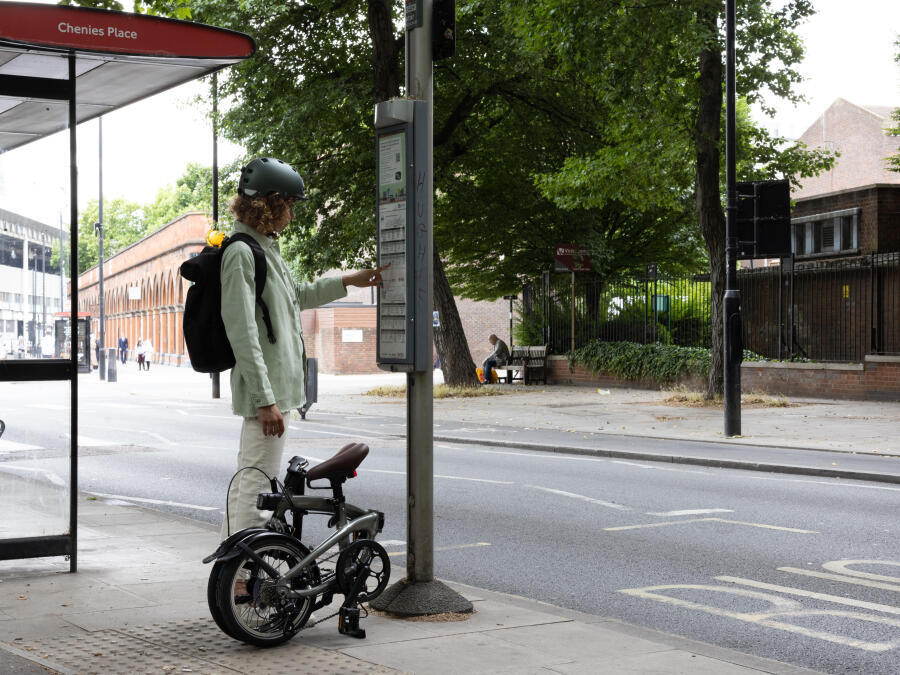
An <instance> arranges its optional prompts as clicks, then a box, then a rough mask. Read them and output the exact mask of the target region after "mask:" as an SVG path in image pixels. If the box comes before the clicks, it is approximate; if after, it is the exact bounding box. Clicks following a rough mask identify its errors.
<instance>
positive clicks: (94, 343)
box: [91, 335, 100, 370]
mask: <svg viewBox="0 0 900 675" xmlns="http://www.w3.org/2000/svg"><path fill="white" fill-rule="evenodd" d="M91 351H92V352H94V370H97V369H98V368H99V367H100V341H99V340H97V336H96V335H91Z"/></svg>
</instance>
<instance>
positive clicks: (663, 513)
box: [647, 509, 734, 516]
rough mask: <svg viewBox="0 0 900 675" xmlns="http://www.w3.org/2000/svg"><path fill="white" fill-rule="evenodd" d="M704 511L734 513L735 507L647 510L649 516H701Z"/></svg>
mask: <svg viewBox="0 0 900 675" xmlns="http://www.w3.org/2000/svg"><path fill="white" fill-rule="evenodd" d="M702 513H734V509H683V510H681V511H647V515H648V516H699V515H700V514H702Z"/></svg>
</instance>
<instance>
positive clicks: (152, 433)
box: [144, 431, 178, 445]
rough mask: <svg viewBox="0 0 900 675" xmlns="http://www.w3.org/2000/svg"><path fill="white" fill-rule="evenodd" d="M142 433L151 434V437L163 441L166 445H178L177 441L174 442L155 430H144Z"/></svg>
mask: <svg viewBox="0 0 900 675" xmlns="http://www.w3.org/2000/svg"><path fill="white" fill-rule="evenodd" d="M144 433H145V434H147V435H148V436H153V438H155V439H156V440H158V441H160V442H162V443H165V444H166V445H178V443H176V442H175V441H170V440H169V439H168V438H166V437H165V436H163V435H162V434H158V433H156V432H155V431H145V432H144Z"/></svg>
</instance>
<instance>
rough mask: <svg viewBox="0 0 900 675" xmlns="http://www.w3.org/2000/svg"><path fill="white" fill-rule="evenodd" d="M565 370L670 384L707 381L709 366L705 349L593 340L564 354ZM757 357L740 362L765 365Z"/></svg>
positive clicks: (750, 355) (748, 353)
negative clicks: (684, 379) (577, 367)
mask: <svg viewBox="0 0 900 675" xmlns="http://www.w3.org/2000/svg"><path fill="white" fill-rule="evenodd" d="M566 357H567V359H568V361H569V369H570V370H572V369H573V368H574V367H575V365H576V364H577V365H580V366H583V367H585V368H589V369H590V370H591V372H592V373H599V372H603V373H607V374H609V375H613V376H615V377H619V378H622V379H623V380H633V381H638V380H650V381H654V382H657V383H658V384H661V385H663V384H672V383H674V382H677V381H678V380H679V379H681V378H682V377H688V376H691V375H698V376H700V377H704V378H705V377H707V376H708V375H709V368H710V363H711V358H710V353H709V349H704V348H703V347H681V346H677V345H666V344H660V343H658V342H654V343H650V344H645V345H644V344H638V343H636V342H603V341H601V340H593V341H591V342H589V343H588V344H586V345H585V346H583V347H581V348H579V349H576V350H575V351H571V352H569V353H568V354H566ZM765 360H767V359H764V358H763V357H761V356H760V355H759V354H756V353H754V352H751V351H750V350H747V349H745V350H744V361H765Z"/></svg>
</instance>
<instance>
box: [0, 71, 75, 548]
mask: <svg viewBox="0 0 900 675" xmlns="http://www.w3.org/2000/svg"><path fill="white" fill-rule="evenodd" d="M63 60H64V59H63ZM15 75H16V73H7V74H6V75H5V77H4V79H2V80H0V107H2V108H5V109H7V110H8V111H10V112H14V111H15V110H16V109H20V110H21V113H20V114H19V115H12V116H8V117H4V118H2V120H0V561H2V560H8V561H10V562H0V566H8V565H12V564H14V563H12V562H11V561H12V560H14V559H18V558H34V557H45V556H58V555H61V554H63V553H64V552H66V551H68V550H69V548H70V547H74V545H73V544H71V543H70V544H66V541H69V542H74V539H73V537H74V534H73V533H72V532H71V527H72V511H71V509H72V504H73V502H72V486H71V481H72V476H73V467H74V462H75V453H73V449H72V438H71V434H72V419H73V416H72V412H73V411H72V404H73V391H74V383H73V382H72V378H73V377H75V375H74V374H73V373H74V369H73V368H72V367H71V350H72V347H71V340H70V339H69V336H70V335H71V319H70V312H71V302H70V299H69V286H70V280H71V274H72V252H71V240H70V219H71V213H70V211H71V206H70V188H71V175H70V151H71V150H70V135H69V131H68V120H69V102H68V100H66V99H62V100H60V98H59V96H60V88H59V86H56V87H53V86H49V87H48V89H49V90H52V92H53V93H48V94H46V95H47V96H48V97H47V98H43V97H42V96H41V95H40V94H41V93H43V92H44V91H45V89H43V88H42V87H44V84H42V82H45V81H44V80H40V79H39V78H35V77H21V78H16V77H13V76H15ZM17 79H18V80H19V81H15V80H17ZM10 87H11V88H10ZM63 95H65V94H63ZM23 120H31V121H34V120H38V121H39V122H40V124H39V125H38V126H37V127H35V126H34V125H32V126H31V127H29V126H28V125H27V124H23ZM28 134H31V135H33V136H34V140H30V141H29V142H25V143H23V138H22V137H23V135H28ZM84 323H85V325H89V323H87V321H85V322H84ZM87 344H88V342H87V341H86V340H84V339H83V340H82V345H80V346H79V347H78V350H79V353H81V352H85V353H84V355H83V358H84V359H85V360H86V359H87V358H88V356H89V354H87V351H88V350H87V349H86V345H87Z"/></svg>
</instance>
